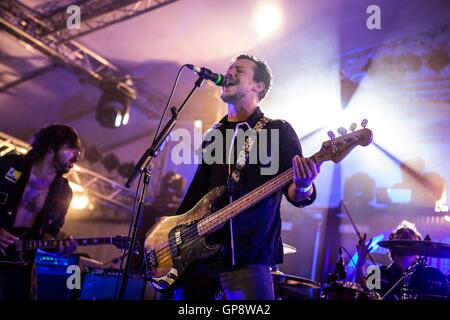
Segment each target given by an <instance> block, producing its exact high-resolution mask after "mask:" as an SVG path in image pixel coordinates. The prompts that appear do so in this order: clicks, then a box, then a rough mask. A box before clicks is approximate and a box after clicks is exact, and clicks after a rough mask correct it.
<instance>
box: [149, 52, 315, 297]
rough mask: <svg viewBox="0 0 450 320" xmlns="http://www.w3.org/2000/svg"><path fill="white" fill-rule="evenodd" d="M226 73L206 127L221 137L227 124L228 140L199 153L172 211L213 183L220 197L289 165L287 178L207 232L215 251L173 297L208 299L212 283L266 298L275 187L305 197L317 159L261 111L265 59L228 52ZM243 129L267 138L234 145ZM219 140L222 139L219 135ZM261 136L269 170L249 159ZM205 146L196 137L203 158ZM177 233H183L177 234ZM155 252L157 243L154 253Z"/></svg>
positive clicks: (274, 240) (274, 241) (227, 291)
mask: <svg viewBox="0 0 450 320" xmlns="http://www.w3.org/2000/svg"><path fill="white" fill-rule="evenodd" d="M226 76H227V77H229V78H232V80H234V81H233V82H234V83H235V84H233V85H230V86H225V87H223V90H222V94H221V99H222V100H223V101H224V102H225V103H227V104H228V115H227V116H225V117H224V118H223V119H222V120H220V122H218V123H217V124H216V125H215V126H214V127H213V129H212V130H216V133H217V132H218V133H220V134H222V137H225V136H226V134H225V132H226V131H227V130H228V132H231V133H232V135H233V138H234V139H233V140H232V142H231V143H229V145H226V143H223V148H222V149H221V150H220V149H219V150H220V151H221V152H218V151H219V150H216V154H215V156H217V154H219V153H220V154H222V158H221V159H219V161H216V162H214V163H211V162H208V161H203V162H202V163H201V164H200V165H199V167H198V168H197V171H196V174H195V176H194V178H193V180H192V183H191V185H190V187H189V189H188V191H187V193H186V195H185V197H184V200H183V202H182V204H181V206H180V208H179V209H178V213H179V214H181V213H184V212H187V211H188V210H189V209H191V208H192V207H194V206H195V205H196V203H197V202H198V201H199V200H200V199H201V198H202V197H203V196H204V195H205V194H207V193H208V192H209V191H210V190H212V189H214V188H215V187H217V186H220V185H227V186H228V188H227V194H226V196H225V204H227V203H230V202H233V200H235V199H238V198H239V197H241V196H243V195H245V194H247V193H249V192H250V191H252V190H254V189H255V188H257V187H258V186H261V185H262V184H263V183H265V182H266V181H268V180H269V179H271V178H273V177H275V176H277V175H278V174H279V173H281V172H284V171H286V170H288V169H290V168H291V167H292V171H293V175H294V179H293V182H292V183H290V184H289V185H286V186H285V187H283V188H282V189H281V190H278V191H276V192H274V193H272V194H271V195H269V196H268V197H266V198H265V199H264V200H262V201H260V202H259V203H257V204H255V205H254V206H252V207H250V208H249V209H247V210H246V211H245V212H243V213H242V214H241V215H239V216H237V217H234V218H233V219H231V220H230V221H227V222H226V223H224V225H223V226H222V227H221V228H220V229H218V230H217V231H214V232H213V233H211V234H210V235H208V236H207V241H208V243H210V244H214V245H215V244H220V245H222V247H223V250H222V251H221V254H220V255H219V256H217V257H215V258H213V259H207V260H205V259H201V260H199V261H196V262H195V263H193V264H192V266H190V268H189V269H188V270H187V272H186V273H185V274H184V277H183V280H182V281H181V286H180V287H179V288H178V289H177V290H176V291H175V299H199V300H207V299H214V298H215V297H216V296H215V293H216V292H217V290H218V289H219V291H220V292H223V293H224V295H225V298H226V299H231V300H241V299H252V300H253V299H267V300H270V299H274V289H273V282H272V275H271V270H270V267H271V266H274V265H276V264H280V263H282V262H283V248H282V241H281V219H280V203H281V199H282V195H283V194H284V195H285V197H286V198H287V200H288V201H289V202H290V203H291V204H293V205H294V206H297V207H304V206H307V205H310V204H311V203H313V201H314V200H315V197H316V190H315V186H314V184H313V181H314V179H315V178H316V176H317V174H318V170H319V168H318V166H316V164H315V163H314V162H313V161H312V160H311V159H308V158H304V157H303V156H302V150H301V146H300V141H299V139H298V137H297V135H296V133H295V131H294V129H293V128H292V127H291V125H290V124H289V123H288V122H286V121H284V120H271V119H268V118H266V117H265V116H264V114H263V113H262V112H261V110H260V108H259V104H260V103H261V101H262V100H263V99H264V98H265V96H266V94H267V93H268V91H269V90H270V88H271V84H272V75H271V72H270V70H269V68H268V66H267V65H266V63H265V62H264V61H262V60H260V59H258V58H256V57H254V56H251V55H245V54H242V55H239V56H237V57H235V58H234V59H233V60H232V63H231V65H230V66H229V68H228V70H227V73H226ZM249 129H255V130H256V132H258V133H257V135H258V137H260V138H261V137H262V134H261V133H262V131H261V130H267V132H268V134H267V137H268V139H266V140H265V141H264V139H263V140H262V141H258V142H257V143H254V144H253V146H250V148H248V144H251V142H249V141H248V140H246V143H245V145H247V148H246V147H245V146H241V145H239V144H238V143H237V141H239V134H240V133H239V132H240V131H242V132H246V131H247V130H249ZM276 133H277V134H276ZM222 140H223V142H225V138H224V139H222ZM216 142H217V141H214V143H216ZM261 143H265V144H266V145H265V147H266V149H265V150H268V153H269V155H270V156H269V158H270V161H271V163H270V165H271V166H273V167H274V168H275V169H276V170H272V172H270V173H267V172H269V171H270V170H268V171H264V169H269V168H268V166H267V163H263V161H261V159H258V161H257V163H252V162H251V161H249V159H250V160H251V152H252V148H256V149H254V150H257V149H258V148H261ZM211 144H213V143H212V142H211ZM207 149H208V145H207V143H206V141H204V143H203V159H204V158H205V150H207ZM257 154H260V153H258V152H257ZM243 159H244V161H242V160H243ZM264 172H266V173H264ZM187 236H188V235H186V237H187ZM149 237H150V238H151V237H152V234H150V236H149ZM179 240H180V241H183V236H181V238H180V239H179ZM160 252H162V250H159V251H157V252H156V253H157V254H160Z"/></svg>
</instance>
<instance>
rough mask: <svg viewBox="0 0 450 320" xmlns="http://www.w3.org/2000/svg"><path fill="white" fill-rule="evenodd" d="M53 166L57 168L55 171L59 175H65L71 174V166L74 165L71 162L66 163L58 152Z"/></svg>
mask: <svg viewBox="0 0 450 320" xmlns="http://www.w3.org/2000/svg"><path fill="white" fill-rule="evenodd" d="M53 164H54V166H55V170H56V171H57V172H58V173H59V174H65V173H69V171H70V169H71V168H70V165H71V164H72V163H71V161H64V160H63V159H62V157H61V156H60V154H59V153H58V152H57V153H55V155H54V156H53Z"/></svg>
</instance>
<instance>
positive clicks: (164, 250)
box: [153, 169, 292, 261]
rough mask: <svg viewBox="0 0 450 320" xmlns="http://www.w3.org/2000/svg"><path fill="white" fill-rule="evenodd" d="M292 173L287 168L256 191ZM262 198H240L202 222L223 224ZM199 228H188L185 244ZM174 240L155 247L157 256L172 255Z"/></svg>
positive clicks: (271, 185) (264, 188) (272, 184)
mask: <svg viewBox="0 0 450 320" xmlns="http://www.w3.org/2000/svg"><path fill="white" fill-rule="evenodd" d="M291 174H292V171H291V170H290V169H289V170H286V171H285V172H283V173H282V174H280V175H279V176H277V177H276V178H275V179H274V180H273V181H272V180H271V181H268V182H267V183H265V184H263V185H261V186H260V187H258V188H256V189H255V191H256V190H258V189H260V190H259V191H260V192H263V191H266V190H267V189H273V187H274V186H279V185H280V184H281V182H282V181H279V180H284V178H285V177H286V176H289V175H291ZM274 192H275V190H274ZM241 199H242V198H241ZM260 200H261V199H260V197H256V198H254V199H252V200H250V201H245V202H242V200H241V202H240V201H239V199H238V200H237V201H236V204H235V205H234V206H231V207H230V208H228V209H225V208H223V209H221V210H219V211H217V212H215V213H214V214H213V215H210V216H209V217H207V218H205V219H204V220H203V221H202V223H203V224H205V225H207V224H209V223H210V222H211V221H212V220H214V221H215V222H216V223H217V219H219V221H220V223H219V225H221V224H222V222H225V221H226V220H228V219H227V218H228V217H227V215H228V214H229V212H230V211H231V213H233V212H235V211H239V210H240V209H242V208H245V207H246V206H252V205H254V204H255V203H257V202H259V201H260ZM221 220H223V221H221ZM215 228H217V227H215ZM215 228H211V229H209V230H208V227H206V228H205V229H206V232H211V231H212V230H214V229H215ZM197 229H198V224H195V225H194V226H192V227H189V228H188V229H187V230H186V231H187V232H186V233H185V241H186V244H185V245H187V244H191V243H192V241H195V240H196V234H197V231H198V230H197ZM174 242H176V241H175V240H174V239H170V240H169V241H168V242H167V241H166V242H164V243H162V244H160V245H159V246H158V247H157V248H155V249H153V250H154V251H155V255H156V257H157V258H163V257H165V256H166V254H167V255H170V246H171V245H174V244H175V243H174ZM163 260H166V259H163ZM163 260H161V261H163Z"/></svg>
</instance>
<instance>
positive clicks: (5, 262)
mask: <svg viewBox="0 0 450 320" xmlns="http://www.w3.org/2000/svg"><path fill="white" fill-rule="evenodd" d="M28 231H29V229H28V228H14V229H13V230H10V233H11V234H13V235H15V236H17V237H19V239H23V238H24V234H27V233H28ZM64 241H65V240H18V241H15V242H14V243H12V244H11V245H9V246H8V248H6V250H5V253H6V255H3V254H2V253H1V252H0V267H2V266H3V267H6V266H12V267H18V266H24V265H27V264H28V263H30V262H31V261H30V259H29V255H28V253H30V252H31V251H33V250H36V249H44V250H45V249H58V247H59V246H60V245H61V244H62V243H63V242H64ZM74 241H75V243H76V244H77V246H95V245H104V244H112V245H114V246H116V247H117V248H119V249H125V248H127V246H128V244H129V243H128V242H129V237H123V236H116V237H100V238H77V239H74Z"/></svg>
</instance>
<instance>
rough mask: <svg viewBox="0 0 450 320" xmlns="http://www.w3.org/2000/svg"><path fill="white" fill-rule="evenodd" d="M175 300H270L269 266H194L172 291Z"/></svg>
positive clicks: (272, 292)
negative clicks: (173, 291) (218, 267)
mask: <svg viewBox="0 0 450 320" xmlns="http://www.w3.org/2000/svg"><path fill="white" fill-rule="evenodd" d="M174 298H175V299H176V300H218V299H226V300H274V289H273V279H272V274H271V271H270V267H269V266H267V265H260V264H252V265H244V266H238V267H229V268H223V269H220V270H217V269H216V268H214V266H210V265H206V264H198V265H196V266H194V267H193V268H192V269H191V270H190V271H189V273H188V274H187V276H186V278H185V279H184V282H183V285H182V287H180V288H179V289H177V290H176V291H175V295H174Z"/></svg>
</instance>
